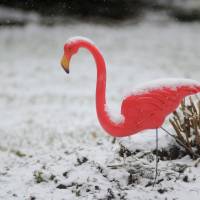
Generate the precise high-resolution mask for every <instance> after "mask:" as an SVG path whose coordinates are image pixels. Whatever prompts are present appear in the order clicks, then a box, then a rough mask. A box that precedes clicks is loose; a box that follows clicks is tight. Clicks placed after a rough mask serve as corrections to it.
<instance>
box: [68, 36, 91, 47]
mask: <svg viewBox="0 0 200 200" xmlns="http://www.w3.org/2000/svg"><path fill="white" fill-rule="evenodd" d="M77 40H85V41H87V42H89V43H91V44H93V45H95V43H94V42H93V41H92V40H90V39H89V38H86V37H83V36H74V37H71V38H69V39H68V40H67V43H68V42H74V41H77Z"/></svg>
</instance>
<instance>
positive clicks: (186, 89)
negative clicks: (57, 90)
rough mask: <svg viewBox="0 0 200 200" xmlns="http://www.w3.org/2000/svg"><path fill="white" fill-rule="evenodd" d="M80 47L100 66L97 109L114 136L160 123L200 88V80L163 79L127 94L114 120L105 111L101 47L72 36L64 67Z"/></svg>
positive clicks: (154, 126) (130, 133) (122, 135)
mask: <svg viewBox="0 0 200 200" xmlns="http://www.w3.org/2000/svg"><path fill="white" fill-rule="evenodd" d="M79 48H86V49H88V51H89V52H90V53H91V54H92V55H93V57H94V60H95V62H96V67H97V84H96V110H97V116H98V119H99V122H100V124H101V126H102V127H103V128H104V130H105V131H106V132H108V133H109V134H110V135H112V136H115V137H124V136H129V135H133V134H136V133H138V132H140V131H142V130H146V129H155V128H159V127H161V125H162V124H163V122H164V120H165V118H166V117H167V116H168V115H169V114H170V113H171V112H173V111H174V110H175V109H176V108H177V107H178V105H179V104H180V102H181V100H182V99H183V98H184V97H186V96H188V95H192V94H195V93H198V92H200V83H199V82H197V81H194V80H190V79H166V80H165V79H162V81H157V82H156V81H154V82H153V83H151V84H149V85H146V86H145V87H143V88H140V89H136V90H135V92H134V93H132V94H131V95H129V96H127V97H126V98H125V99H124V100H123V102H122V106H121V115H122V119H123V120H121V121H120V122H115V121H114V120H113V119H112V118H111V117H110V116H109V114H108V112H107V111H106V99H105V96H106V94H105V90H106V66H105V61H104V59H103V56H102V54H101V52H100V51H99V49H98V48H97V47H96V46H95V45H94V43H93V42H91V41H90V40H88V39H86V38H83V37H81V38H80V37H74V38H71V39H70V40H69V41H68V42H67V43H66V44H65V46H64V55H63V58H62V60H61V64H62V67H63V68H64V70H65V71H66V72H67V73H69V61H70V59H71V57H72V55H73V54H75V53H77V51H78V49H79Z"/></svg>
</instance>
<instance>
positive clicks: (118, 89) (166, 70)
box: [0, 16, 200, 200]
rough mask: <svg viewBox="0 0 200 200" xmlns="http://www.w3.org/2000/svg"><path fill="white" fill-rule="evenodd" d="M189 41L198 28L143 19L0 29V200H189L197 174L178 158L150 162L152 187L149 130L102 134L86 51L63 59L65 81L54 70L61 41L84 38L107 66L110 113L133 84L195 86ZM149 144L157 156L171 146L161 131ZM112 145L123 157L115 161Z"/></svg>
mask: <svg viewBox="0 0 200 200" xmlns="http://www.w3.org/2000/svg"><path fill="white" fill-rule="evenodd" d="M199 33H200V26H199V24H195V23H192V24H179V23H177V22H172V21H168V20H167V19H165V18H163V17H162V18H160V19H155V18H154V17H152V16H149V17H147V18H146V20H144V21H143V22H142V23H139V24H135V23H131V22H129V23H126V24H121V25H119V24H118V25H117V26H110V25H107V26H104V25H95V24H84V23H78V22H74V23H72V24H69V25H65V26H54V27H44V26H39V25H36V24H30V25H28V26H26V27H23V28H17V27H15V28H14V27H13V28H1V29H0V44H1V45H0V199H5V200H10V199H19V200H21V199H27V200H30V199H31V200H34V199H37V200H38V199H39V200H47V199H53V200H54V199H55V200H61V199H63V200H71V199H84V200H85V199H88V200H89V199H99V200H100V199H102V200H103V199H105V200H106V199H107V200H111V199H121V200H133V199H134V200H139V199H143V200H147V199H163V200H172V199H184V200H185V199H189V198H190V199H193V200H197V199H199V196H200V179H199V173H200V167H194V165H195V162H194V161H192V160H191V159H190V158H189V157H187V156H186V157H183V158H181V159H176V160H172V161H169V160H168V161H160V162H159V174H160V175H159V177H158V179H157V180H158V182H157V184H156V185H155V187H154V188H153V187H152V185H151V182H152V181H153V178H154V172H155V169H154V168H155V155H154V154H153V153H152V151H151V150H153V149H155V131H145V132H143V133H140V134H138V135H135V136H132V137H129V138H122V139H117V140H116V141H113V138H112V137H110V136H108V135H107V134H106V133H105V132H104V131H103V130H102V128H101V127H100V125H99V123H98V121H97V117H96V111H95V80H96V69H95V65H94V61H93V60H92V57H91V56H90V55H89V54H88V52H87V51H85V50H81V51H79V54H77V55H76V56H75V57H74V58H73V60H72V63H71V73H70V75H66V74H65V73H64V71H63V70H62V69H61V67H60V58H61V55H62V53H63V44H64V42H65V41H66V40H67V39H68V38H69V37H71V36H74V35H82V36H85V37H88V38H90V39H92V40H93V41H94V42H95V43H96V44H97V46H98V47H99V48H100V49H101V50H102V52H103V54H104V56H105V59H106V61H107V65H108V66H107V72H108V75H107V76H108V80H107V82H108V85H107V98H108V104H109V106H110V107H111V109H112V111H113V113H116V115H117V114H118V113H119V109H120V103H121V99H122V97H123V96H124V95H125V94H126V93H127V92H130V91H131V90H132V89H133V88H134V87H135V86H136V85H137V84H140V83H143V82H145V81H149V80H153V79H156V78H163V77H184V78H193V79H196V80H200V64H199V63H200V42H199V41H200V34H199ZM164 126H165V127H166V128H167V129H168V130H170V129H171V127H170V126H169V124H168V123H167V122H166V124H165V125H164ZM171 132H172V130H171ZM159 138H160V140H159V146H160V148H161V147H163V148H166V149H168V148H170V147H171V145H172V144H173V143H174V141H173V139H171V138H170V137H169V136H167V135H166V134H165V133H163V132H162V131H159ZM121 145H124V146H125V147H127V148H128V149H129V150H130V151H131V152H132V155H131V156H129V157H127V158H126V159H125V161H124V159H123V158H122V157H121V156H120V155H119V152H122V150H123V146H121ZM120 149H121V150H120ZM129 153H130V152H129ZM120 154H122V153H120Z"/></svg>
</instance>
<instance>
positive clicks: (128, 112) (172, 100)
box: [121, 79, 200, 134]
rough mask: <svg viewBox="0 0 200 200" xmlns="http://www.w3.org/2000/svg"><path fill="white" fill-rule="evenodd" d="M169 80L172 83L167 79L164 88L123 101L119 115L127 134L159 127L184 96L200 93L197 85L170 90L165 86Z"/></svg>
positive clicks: (199, 86) (168, 86) (169, 87)
mask: <svg viewBox="0 0 200 200" xmlns="http://www.w3.org/2000/svg"><path fill="white" fill-rule="evenodd" d="M170 80H171V81H172V82H173V81H174V79H167V80H166V85H165V86H162V87H160V88H159V87H158V88H155V89H151V90H150V91H147V92H144V93H141V94H136V95H130V96H128V97H127V98H125V99H124V100H123V102H122V107H121V114H122V115H123V116H124V119H125V121H124V124H125V126H126V129H127V130H129V131H128V132H129V133H132V134H134V133H137V132H140V131H142V130H145V129H155V128H159V127H161V126H162V124H163V122H164V120H165V118H166V117H167V116H168V115H169V114H170V113H171V112H173V111H175V110H176V108H177V107H178V105H179V104H180V102H181V100H182V99H183V98H184V97H185V96H188V95H192V94H195V93H197V92H199V91H200V85H198V84H196V85H190V84H188V85H186V84H185V85H182V86H177V87H173V88H172V86H171V85H168V84H167V83H168V82H169V81H170ZM186 82H187V80H186Z"/></svg>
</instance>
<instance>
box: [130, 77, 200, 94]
mask: <svg viewBox="0 0 200 200" xmlns="http://www.w3.org/2000/svg"><path fill="white" fill-rule="evenodd" d="M181 86H190V87H194V88H195V87H200V82H198V81H195V80H191V79H183V78H182V79H181V78H163V79H157V80H153V81H149V82H146V83H143V84H141V85H139V86H137V87H136V88H135V89H134V91H133V92H132V93H131V95H138V94H143V93H147V92H149V91H151V90H155V89H162V88H166V87H168V88H170V89H172V90H176V89H177V88H179V87H181Z"/></svg>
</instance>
